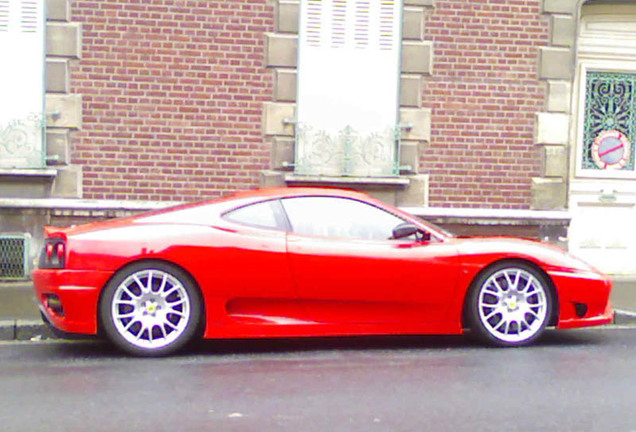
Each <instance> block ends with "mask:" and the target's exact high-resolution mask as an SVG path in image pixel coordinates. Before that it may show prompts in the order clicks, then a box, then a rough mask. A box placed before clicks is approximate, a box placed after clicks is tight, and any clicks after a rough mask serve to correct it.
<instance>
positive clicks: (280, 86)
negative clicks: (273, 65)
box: [274, 69, 297, 102]
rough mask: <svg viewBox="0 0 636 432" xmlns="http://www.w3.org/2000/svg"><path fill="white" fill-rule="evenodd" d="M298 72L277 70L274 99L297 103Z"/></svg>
mask: <svg viewBox="0 0 636 432" xmlns="http://www.w3.org/2000/svg"><path fill="white" fill-rule="evenodd" d="M296 76H297V74H296V70H295V69H276V71H275V72H274V97H275V99H276V100H277V101H282V102H295V101H296Z"/></svg>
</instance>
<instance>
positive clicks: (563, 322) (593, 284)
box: [548, 272, 614, 329]
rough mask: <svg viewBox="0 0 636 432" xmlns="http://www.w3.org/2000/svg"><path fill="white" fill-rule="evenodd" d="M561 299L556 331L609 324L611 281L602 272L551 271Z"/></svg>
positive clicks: (612, 317)
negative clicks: (557, 329)
mask: <svg viewBox="0 0 636 432" xmlns="http://www.w3.org/2000/svg"><path fill="white" fill-rule="evenodd" d="M548 273H549V275H550V277H551V278H552V281H553V282H554V285H555V286H556V289H557V293H558V296H559V320H558V322H557V328H561V329H567V328H577V327H590V326H597V325H603V324H610V323H611V322H612V321H613V320H614V311H613V310H612V305H611V303H610V293H611V291H612V280H611V279H610V278H609V277H607V276H605V275H603V274H600V273H568V272H548Z"/></svg>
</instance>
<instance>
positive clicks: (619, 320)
mask: <svg viewBox="0 0 636 432" xmlns="http://www.w3.org/2000/svg"><path fill="white" fill-rule="evenodd" d="M614 324H616V325H629V324H636V312H631V311H625V310H621V309H614Z"/></svg>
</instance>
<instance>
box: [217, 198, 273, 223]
mask: <svg viewBox="0 0 636 432" xmlns="http://www.w3.org/2000/svg"><path fill="white" fill-rule="evenodd" d="M276 205H277V204H276V201H274V200H271V201H264V202H259V203H256V204H250V205H246V206H244V207H239V208H237V209H234V210H230V211H229V212H227V213H225V214H224V215H223V217H224V218H225V219H227V220H229V221H232V222H236V223H239V224H243V225H251V226H256V227H259V228H271V229H280V230H283V229H285V226H284V223H282V221H281V220H280V219H281V218H280V217H279V216H278V214H277V209H276Z"/></svg>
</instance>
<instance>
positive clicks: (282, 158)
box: [270, 137, 295, 170]
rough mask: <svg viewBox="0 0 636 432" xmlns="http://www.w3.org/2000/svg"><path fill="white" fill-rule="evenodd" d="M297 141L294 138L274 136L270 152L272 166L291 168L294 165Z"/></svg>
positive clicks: (279, 168)
mask: <svg viewBox="0 0 636 432" xmlns="http://www.w3.org/2000/svg"><path fill="white" fill-rule="evenodd" d="M294 156H295V143H294V140H293V139H292V138H284V137H274V138H273V139H272V150H271V154H270V162H271V163H270V167H271V169H275V170H291V169H293V167H294Z"/></svg>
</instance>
